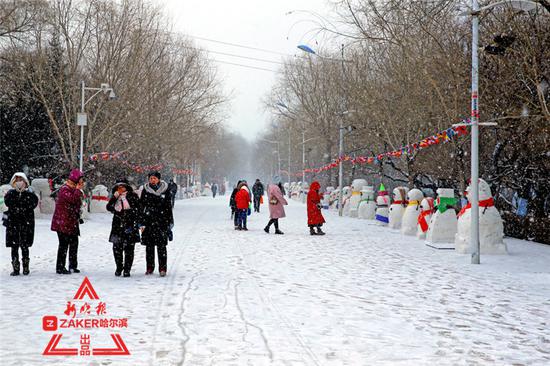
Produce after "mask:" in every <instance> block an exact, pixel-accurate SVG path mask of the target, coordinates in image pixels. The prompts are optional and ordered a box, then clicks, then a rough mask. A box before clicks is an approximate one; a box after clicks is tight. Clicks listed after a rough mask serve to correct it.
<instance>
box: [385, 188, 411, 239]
mask: <svg viewBox="0 0 550 366" xmlns="http://www.w3.org/2000/svg"><path fill="white" fill-rule="evenodd" d="M407 193H409V189H408V188H407V187H397V188H395V189H394V190H393V202H392V204H391V206H390V216H389V223H388V227H389V228H390V229H401V222H402V221H403V214H404V213H405V208H406V207H407V205H408V201H407Z"/></svg>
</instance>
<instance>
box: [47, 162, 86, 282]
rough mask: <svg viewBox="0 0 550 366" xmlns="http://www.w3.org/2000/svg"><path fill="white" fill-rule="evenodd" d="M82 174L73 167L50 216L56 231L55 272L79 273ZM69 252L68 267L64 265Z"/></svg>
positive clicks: (58, 193)
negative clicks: (57, 240)
mask: <svg viewBox="0 0 550 366" xmlns="http://www.w3.org/2000/svg"><path fill="white" fill-rule="evenodd" d="M83 189H84V175H83V174H82V172H81V171H80V170H78V169H73V170H72V171H71V174H69V179H67V181H66V182H65V184H64V185H63V186H62V187H61V188H60V189H59V191H58V192H57V197H56V200H55V210H54V213H53V217H52V226H51V229H52V231H56V232H57V237H58V239H59V246H58V249H57V263H56V272H57V273H58V274H70V273H71V272H72V273H80V270H79V269H78V236H79V235H80V227H79V224H80V223H81V220H80V207H81V206H82V198H83V197H84V192H83ZM67 251H68V252H69V269H68V270H67V268H66V267H65V263H66V261H67Z"/></svg>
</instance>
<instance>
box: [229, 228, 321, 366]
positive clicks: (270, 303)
mask: <svg viewBox="0 0 550 366" xmlns="http://www.w3.org/2000/svg"><path fill="white" fill-rule="evenodd" d="M252 239H253V238H246V239H245V240H246V241H247V242H250V241H251V240H252ZM236 243H237V244H236V246H237V248H238V250H239V252H240V253H241V258H242V263H243V264H244V265H245V266H246V267H247V268H248V269H251V268H252V267H251V266H250V265H249V264H248V261H247V259H246V258H245V254H244V251H243V250H242V247H241V245H240V242H239V241H237V242H236ZM249 258H251V260H252V261H253V262H254V264H256V261H255V260H254V257H253V254H251V255H250V256H249ZM251 277H252V281H253V283H254V285H255V287H256V290H257V292H258V295H259V296H260V300H261V301H262V303H263V304H264V306H266V308H268V309H269V308H271V309H272V310H273V311H274V312H275V315H276V316H277V318H278V319H279V320H280V321H281V322H283V323H284V325H285V326H286V328H287V329H288V330H289V331H290V333H291V334H292V336H293V337H294V338H295V339H296V341H297V342H298V344H299V345H300V347H301V348H302V350H303V351H304V352H302V354H301V356H302V359H303V360H304V361H305V358H304V357H303V356H304V355H307V356H308V358H309V359H310V360H311V361H312V362H313V363H314V364H315V365H317V366H318V365H320V364H321V363H320V361H319V359H318V358H317V356H316V355H315V353H314V352H313V350H312V349H311V347H309V345H308V344H307V342H306V341H305V340H304V339H303V337H302V336H301V335H300V334H299V333H298V332H297V331H296V329H295V327H293V326H292V325H291V324H290V323H291V322H290V320H289V319H288V318H287V317H286V316H284V315H283V313H282V312H281V311H280V309H279V308H278V307H277V305H275V303H274V302H273V301H272V300H271V298H270V297H269V295H268V294H266V293H265V291H263V290H262V287H261V286H260V285H259V283H258V280H257V279H256V278H255V277H254V276H251Z"/></svg>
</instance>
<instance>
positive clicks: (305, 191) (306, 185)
mask: <svg viewBox="0 0 550 366" xmlns="http://www.w3.org/2000/svg"><path fill="white" fill-rule="evenodd" d="M308 192H309V183H307V182H304V183H303V184H302V189H301V190H300V202H302V203H306V200H307V194H308Z"/></svg>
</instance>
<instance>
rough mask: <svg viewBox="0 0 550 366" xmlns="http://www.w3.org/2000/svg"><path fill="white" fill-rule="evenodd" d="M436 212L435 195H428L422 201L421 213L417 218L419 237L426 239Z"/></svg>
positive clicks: (417, 233) (417, 235)
mask: <svg viewBox="0 0 550 366" xmlns="http://www.w3.org/2000/svg"><path fill="white" fill-rule="evenodd" d="M433 212H434V199H433V197H426V198H424V199H423V200H422V202H420V214H419V215H418V219H417V230H416V237H417V238H418V239H426V233H427V232H428V228H429V227H430V219H431V218H432V214H433Z"/></svg>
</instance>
